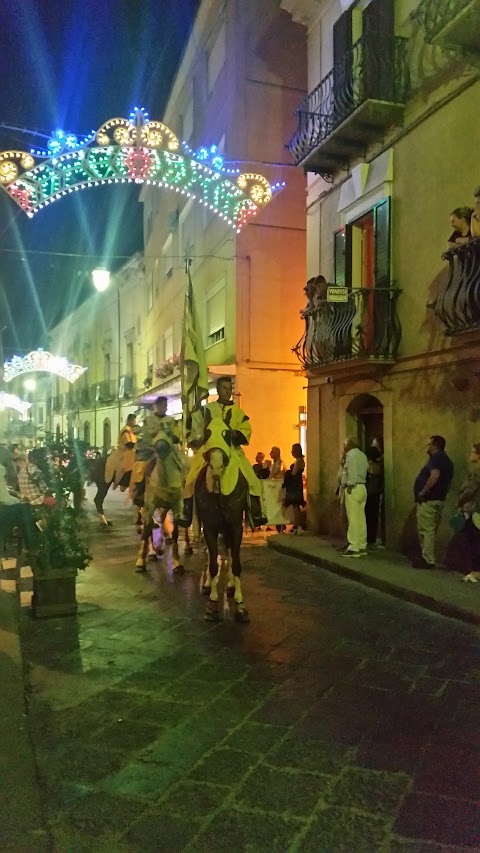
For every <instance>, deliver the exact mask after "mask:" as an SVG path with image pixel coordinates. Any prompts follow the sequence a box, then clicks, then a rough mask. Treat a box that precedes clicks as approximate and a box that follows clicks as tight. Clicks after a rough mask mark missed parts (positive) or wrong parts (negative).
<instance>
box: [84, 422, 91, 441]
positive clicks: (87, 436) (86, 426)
mask: <svg viewBox="0 0 480 853" xmlns="http://www.w3.org/2000/svg"><path fill="white" fill-rule="evenodd" d="M83 440H84V441H85V442H86V443H87V444H90V422H89V421H85V423H84V424H83Z"/></svg>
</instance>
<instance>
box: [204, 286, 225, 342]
mask: <svg viewBox="0 0 480 853" xmlns="http://www.w3.org/2000/svg"><path fill="white" fill-rule="evenodd" d="M224 327H225V288H223V287H222V289H221V290H219V291H218V292H217V293H215V294H214V295H213V296H211V297H210V298H209V300H208V302H207V336H210V335H213V334H215V332H218V331H219V330H220V329H223V328H224Z"/></svg>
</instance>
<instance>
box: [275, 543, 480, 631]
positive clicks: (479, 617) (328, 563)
mask: <svg viewBox="0 0 480 853" xmlns="http://www.w3.org/2000/svg"><path fill="white" fill-rule="evenodd" d="M267 545H268V547H269V548H272V549H273V550H274V551H278V552H279V553H281V554H285V555H286V556H287V557H294V558H295V559H297V560H301V561H302V562H303V563H309V564H310V565H312V566H319V568H321V569H325V570H326V571H327V572H331V573H332V574H334V575H339V576H340V577H342V578H346V579H347V580H352V581H356V582H357V583H361V584H363V586H368V587H373V588H374V589H378V590H379V592H383V593H386V594H387V595H393V596H394V597H395V598H400V599H402V600H403V601H407V602H408V603H409V604H418V605H419V607H423V608H424V609H425V610H430V611H431V612H432V613H438V614H440V615H441V616H448V617H449V618H450V619H457V620H459V621H461V622H468V624H470V625H480V614H478V613H474V612H473V611H471V610H465V609H464V608H463V607H459V606H458V605H456V604H450V603H449V602H448V601H439V600H438V599H436V598H432V596H430V595H427V594H426V593H422V592H418V591H416V590H412V589H407V588H405V587H403V586H399V584H396V583H393V582H392V581H388V580H384V579H383V578H376V577H372V575H365V574H360V573H359V572H356V571H354V570H353V569H351V568H349V566H347V565H345V566H343V565H339V564H338V563H334V562H333V560H328V559H326V558H325V557H318V556H317V555H316V554H308V553H305V552H304V551H297V550H296V549H295V548H289V547H288V545H284V544H280V543H277V542H276V541H273V542H272V541H271V538H269V539H267Z"/></svg>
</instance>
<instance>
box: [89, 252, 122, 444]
mask: <svg viewBox="0 0 480 853" xmlns="http://www.w3.org/2000/svg"><path fill="white" fill-rule="evenodd" d="M92 280H93V286H94V287H95V289H96V290H98V291H99V293H103V291H105V290H107V288H108V287H109V285H110V270H106V269H104V268H103V267H99V268H98V269H96V270H92ZM120 329H121V326H120V287H117V346H118V349H117V353H118V371H117V399H118V432H120V430H121V428H122V424H121V418H122V401H121V400H120V382H121V378H122V375H121V362H120V342H121V333H120ZM96 421H97V415H96V412H95V435H96V426H97V423H96Z"/></svg>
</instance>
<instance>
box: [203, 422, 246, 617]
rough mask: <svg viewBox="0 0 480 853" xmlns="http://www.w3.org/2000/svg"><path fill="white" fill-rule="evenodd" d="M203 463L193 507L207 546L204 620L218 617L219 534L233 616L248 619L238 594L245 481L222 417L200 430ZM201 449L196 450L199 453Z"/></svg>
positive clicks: (240, 588) (240, 595)
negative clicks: (225, 555)
mask: <svg viewBox="0 0 480 853" xmlns="http://www.w3.org/2000/svg"><path fill="white" fill-rule="evenodd" d="M202 450H203V456H204V458H205V461H206V463H207V464H206V466H205V467H204V468H202V470H201V471H200V473H199V475H198V477H197V480H196V482H195V507H196V512H197V515H198V519H199V521H200V522H201V523H202V524H203V533H204V537H205V542H206V545H207V550H208V570H207V577H206V582H205V584H204V589H205V590H210V597H209V600H208V604H207V609H206V612H205V619H206V621H208V622H217V621H218V620H219V619H220V613H219V606H218V582H219V579H220V574H219V571H218V537H219V535H220V534H221V535H222V537H223V540H224V543H225V546H226V548H227V553H228V578H227V594H228V593H229V591H230V590H232V591H233V598H234V602H235V619H236V621H238V622H249V621H250V617H249V614H248V610H247V609H246V607H245V604H244V601H243V595H242V587H241V582H240V576H241V573H242V567H241V563H240V546H241V543H242V537H243V515H244V512H246V511H247V502H248V484H247V481H246V479H245V477H244V476H243V474H242V472H241V471H240V468H239V465H238V461H237V459H236V456H235V453H233V452H232V448H231V431H230V429H229V428H228V426H227V425H226V424H225V423H224V421H223V420H222V419H221V418H219V417H217V418H212V420H211V421H210V423H209V424H208V426H207V428H206V429H205V433H204V444H203V447H202ZM202 450H200V451H199V452H200V453H201V452H202Z"/></svg>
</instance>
